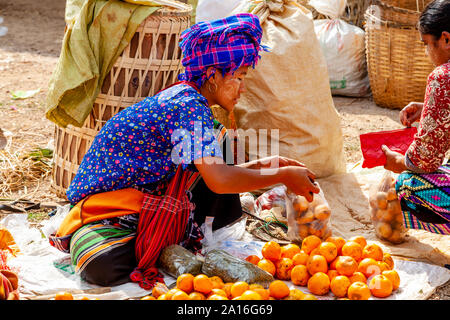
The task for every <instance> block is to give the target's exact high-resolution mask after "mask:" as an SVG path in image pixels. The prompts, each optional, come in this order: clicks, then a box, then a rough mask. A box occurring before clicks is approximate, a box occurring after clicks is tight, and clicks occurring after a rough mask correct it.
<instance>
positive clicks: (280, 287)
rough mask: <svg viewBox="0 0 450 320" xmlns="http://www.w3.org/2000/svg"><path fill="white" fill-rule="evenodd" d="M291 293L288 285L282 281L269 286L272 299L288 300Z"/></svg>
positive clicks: (273, 282) (276, 281) (275, 281)
mask: <svg viewBox="0 0 450 320" xmlns="http://www.w3.org/2000/svg"><path fill="white" fill-rule="evenodd" d="M290 292H291V291H290V290H289V287H288V286H287V284H286V283H284V282H283V281H281V280H274V281H272V282H271V283H270V285H269V293H270V296H271V297H274V298H275V299H278V300H280V299H283V298H286V297H287V296H288V295H289V293H290Z"/></svg>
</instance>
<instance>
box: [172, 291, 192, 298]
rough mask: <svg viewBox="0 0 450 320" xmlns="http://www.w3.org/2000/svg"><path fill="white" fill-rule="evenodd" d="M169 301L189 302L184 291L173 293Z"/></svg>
mask: <svg viewBox="0 0 450 320" xmlns="http://www.w3.org/2000/svg"><path fill="white" fill-rule="evenodd" d="M170 300H189V295H188V294H187V293H186V292H184V291H181V290H180V291H178V292H175V293H174V294H173V295H172V298H171V299H170Z"/></svg>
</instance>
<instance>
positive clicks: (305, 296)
mask: <svg viewBox="0 0 450 320" xmlns="http://www.w3.org/2000/svg"><path fill="white" fill-rule="evenodd" d="M302 300H317V298H316V297H315V296H314V295H312V294H309V293H307V294H305V295H304V296H303V298H302Z"/></svg>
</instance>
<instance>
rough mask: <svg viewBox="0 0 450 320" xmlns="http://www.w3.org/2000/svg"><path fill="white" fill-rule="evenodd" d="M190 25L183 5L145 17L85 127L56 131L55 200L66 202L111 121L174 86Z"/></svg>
mask: <svg viewBox="0 0 450 320" xmlns="http://www.w3.org/2000/svg"><path fill="white" fill-rule="evenodd" d="M190 20H191V7H190V6H188V5H186V9H183V10H179V9H177V10H174V9H170V8H161V9H159V10H157V11H155V12H154V13H153V14H152V15H150V16H149V17H147V19H146V20H144V22H142V23H141V25H140V26H139V27H138V28H137V30H136V32H135V34H134V36H133V38H132V39H131V41H130V43H129V45H128V46H127V47H126V48H125V50H124V51H123V52H122V54H121V55H120V57H119V58H118V59H117V60H116V62H115V64H114V65H113V67H112V69H111V71H110V72H109V74H107V75H106V77H105V80H104V82H103V85H102V88H101V92H100V93H99V94H98V96H97V98H96V100H95V102H94V105H93V108H92V111H91V113H90V114H89V116H88V118H87V119H86V121H85V123H84V125H83V126H82V127H81V128H78V127H74V126H71V125H69V126H67V127H66V128H62V127H59V126H55V150H54V158H53V159H54V160H53V161H54V163H53V171H52V185H51V187H52V190H53V192H54V193H55V194H56V195H57V196H58V197H61V198H66V189H67V188H68V187H69V185H70V183H71V181H72V180H73V178H74V177H75V174H76V172H77V170H78V167H79V166H80V164H81V161H82V160H83V157H84V155H85V154H86V152H87V151H88V149H89V147H90V146H91V144H92V142H93V140H94V138H95V136H96V135H97V133H98V132H99V131H100V129H101V128H102V127H103V126H104V125H105V123H106V122H107V121H108V120H109V119H110V118H112V117H113V116H114V115H115V114H117V113H118V112H120V111H121V110H123V109H125V108H126V107H128V106H130V105H133V104H134V103H136V102H139V101H141V100H143V99H144V98H146V97H148V96H152V95H154V94H156V93H157V92H158V91H160V90H162V89H164V88H165V87H167V86H169V85H170V84H172V83H174V82H176V81H177V77H178V75H179V74H180V72H182V70H183V66H182V64H181V59H182V56H181V55H182V54H181V49H180V48H179V45H178V42H179V38H180V35H181V33H182V32H183V31H184V30H185V29H187V28H188V27H189V26H190Z"/></svg>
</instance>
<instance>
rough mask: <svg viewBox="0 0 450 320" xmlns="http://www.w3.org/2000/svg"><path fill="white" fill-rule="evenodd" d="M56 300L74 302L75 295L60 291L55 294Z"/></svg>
mask: <svg viewBox="0 0 450 320" xmlns="http://www.w3.org/2000/svg"><path fill="white" fill-rule="evenodd" d="M55 300H73V295H72V294H71V293H70V292H67V291H60V292H58V293H56V294H55Z"/></svg>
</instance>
